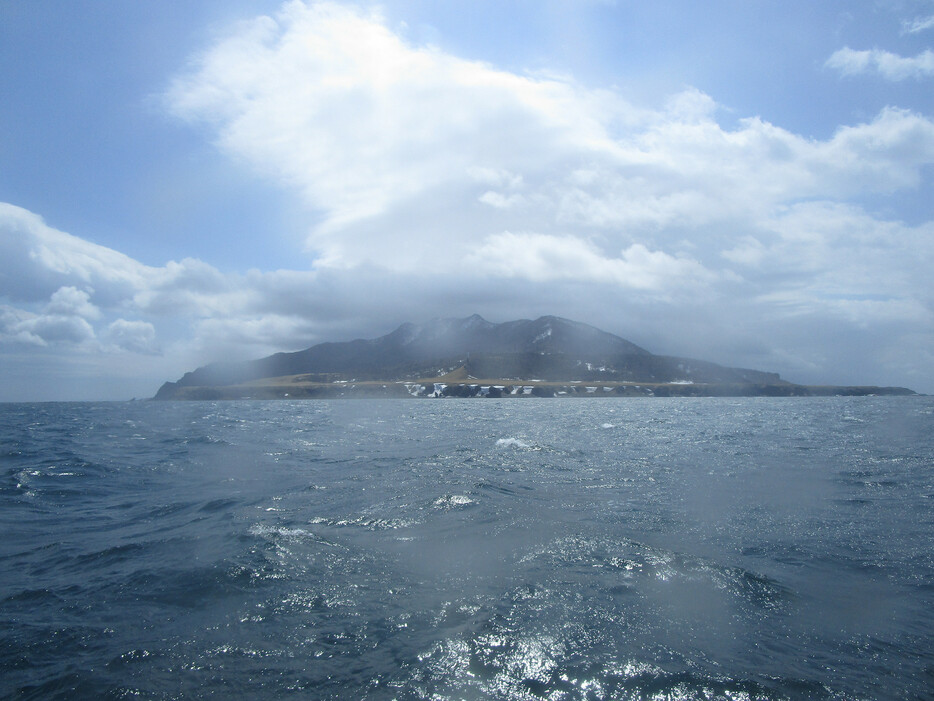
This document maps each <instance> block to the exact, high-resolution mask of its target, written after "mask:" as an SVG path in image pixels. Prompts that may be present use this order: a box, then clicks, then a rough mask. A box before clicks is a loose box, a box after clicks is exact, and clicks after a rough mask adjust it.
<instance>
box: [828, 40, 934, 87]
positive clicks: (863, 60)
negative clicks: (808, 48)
mask: <svg viewBox="0 0 934 701" xmlns="http://www.w3.org/2000/svg"><path fill="white" fill-rule="evenodd" d="M825 65H826V66H827V67H828V68H833V69H834V70H837V71H840V73H842V74H843V75H862V74H865V73H876V74H878V75H880V76H881V77H883V78H885V79H886V80H896V81H897V80H907V79H909V78H914V79H916V80H917V79H922V78H929V77H931V76H934V52H932V51H930V50H925V51H922V52H921V53H920V54H918V55H917V56H913V57H906V56H899V55H898V54H893V53H891V52H889V51H884V50H882V49H868V50H865V51H856V50H855V49H851V48H849V47H845V48H842V49H840V50H839V51H835V52H834V53H833V55H832V56H831V57H830V58H828V59H827V63H826V64H825Z"/></svg>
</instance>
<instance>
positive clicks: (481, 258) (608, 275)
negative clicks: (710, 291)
mask: <svg viewBox="0 0 934 701" xmlns="http://www.w3.org/2000/svg"><path fill="white" fill-rule="evenodd" d="M468 262H469V263H470V264H471V265H472V266H475V269H476V271H477V272H480V273H486V274H488V275H497V276H503V277H518V278H525V279H529V280H534V281H536V282H547V281H551V280H562V279H565V280H574V281H577V282H593V283H598V284H607V283H608V284H612V285H614V286H617V287H620V288H623V289H632V290H647V291H654V292H657V293H662V294H667V293H668V292H670V291H674V290H678V289H680V288H682V287H697V286H702V285H704V284H709V283H711V282H713V281H714V279H715V276H714V275H713V274H712V273H710V272H709V271H707V270H705V269H704V267H703V266H701V265H700V264H698V263H697V262H696V261H693V260H690V259H686V258H675V257H673V256H670V255H668V254H667V253H664V252H661V251H649V250H648V249H647V248H646V247H645V246H643V245H642V244H633V245H632V246H630V247H629V248H627V249H625V250H623V251H622V252H621V253H620V255H619V257H609V256H605V255H603V254H601V252H600V251H599V250H597V248H596V247H595V246H593V245H592V244H590V243H589V242H587V241H581V240H580V239H578V238H576V237H573V236H548V235H544V234H527V233H526V234H514V233H510V232H504V233H501V234H496V235H493V236H489V237H487V238H486V240H485V241H484V242H483V243H482V245H481V246H480V247H479V248H478V249H477V250H476V251H475V252H474V253H473V254H472V255H470V256H469V257H468Z"/></svg>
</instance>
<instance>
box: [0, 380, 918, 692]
mask: <svg viewBox="0 0 934 701" xmlns="http://www.w3.org/2000/svg"><path fill="white" fill-rule="evenodd" d="M0 478H2V479H0V697H2V698H11V699H123V698H143V699H190V698H224V699H281V698H295V699H452V700H461V699H705V700H710V699H847V700H849V699H934V398H928V397H908V398H904V397H899V398H892V397H887V398H881V397H880V398H873V397H863V398H786V399H769V398H745V399H716V398H703V399H685V398H679V399H638V398H636V399H626V398H616V399H533V398H530V399H503V400H495V399H464V400H458V399H437V400H431V399H424V400H416V399H412V400H404V399H401V400H344V401H341V400H330V401H328V400H320V401H316V400H309V401H268V402H263V401H252V402H250V401H243V402H238V401H230V402H217V403H211V402H129V403H75V404H65V403H63V404H57V403H52V404H6V405H0Z"/></svg>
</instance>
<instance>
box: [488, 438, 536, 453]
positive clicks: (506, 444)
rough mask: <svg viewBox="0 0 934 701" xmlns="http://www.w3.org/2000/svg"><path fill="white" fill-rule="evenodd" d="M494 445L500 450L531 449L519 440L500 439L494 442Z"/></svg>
mask: <svg viewBox="0 0 934 701" xmlns="http://www.w3.org/2000/svg"><path fill="white" fill-rule="evenodd" d="M496 445H497V446H498V447H500V448H520V449H522V450H528V449H529V448H531V447H532V446H531V445H529V444H528V443H526V442H525V441H523V440H520V439H519V438H500V439H498V440H497V441H496Z"/></svg>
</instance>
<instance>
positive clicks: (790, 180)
mask: <svg viewBox="0 0 934 701" xmlns="http://www.w3.org/2000/svg"><path fill="white" fill-rule="evenodd" d="M167 101H168V104H169V106H170V108H171V110H172V111H173V113H174V114H176V115H179V116H181V117H183V118H185V119H187V120H191V121H194V122H200V123H204V124H207V125H209V126H210V127H211V128H212V129H213V130H214V133H215V134H216V135H217V143H218V146H219V148H221V149H222V150H223V151H224V152H225V153H227V154H229V155H230V156H231V157H232V158H235V159H237V160H238V161H240V162H246V163H249V164H251V165H252V166H254V167H255V168H256V169H257V171H258V172H261V173H264V174H266V175H267V176H268V177H271V178H274V179H277V180H279V181H280V182H282V183H283V184H285V185H287V186H288V187H291V188H294V189H296V191H297V192H299V193H300V194H301V195H302V196H303V197H304V199H305V200H306V202H307V203H308V204H309V205H310V206H311V207H313V208H314V209H315V210H316V211H317V212H319V213H320V215H321V218H320V220H319V222H318V223H317V224H316V225H315V226H314V227H313V228H312V231H311V234H310V236H309V239H308V246H309V250H310V252H311V254H312V256H313V257H314V265H315V266H316V267H317V268H318V269H321V268H325V267H332V268H339V269H350V268H353V267H354V266H359V265H370V264H372V265H376V266H382V267H386V268H389V269H392V270H395V271H397V272H412V271H414V270H424V269H425V268H426V266H430V267H431V269H432V270H436V271H438V270H440V269H441V268H444V267H447V268H448V269H449V270H450V269H455V268H456V267H457V265H458V263H457V261H458V260H459V259H461V258H463V257H465V256H471V255H475V251H476V249H477V247H478V246H483V245H485V242H486V241H487V240H488V238H489V237H490V236H495V235H497V234H499V233H501V232H503V231H526V232H530V233H536V234H542V235H546V236H552V237H559V238H560V237H566V236H577V237H578V238H579V239H580V240H581V241H584V242H586V241H587V240H590V239H591V238H592V237H593V235H594V232H596V231H599V232H600V234H599V235H600V236H602V237H603V239H604V244H605V247H606V248H607V249H613V248H615V249H616V250H624V249H628V248H629V247H630V246H632V245H633V244H642V245H644V246H646V248H647V249H648V250H653V251H658V252H661V253H664V254H666V255H668V256H671V257H678V256H679V250H678V248H677V247H678V246H680V241H681V240H682V239H683V237H684V236H685V232H686V231H694V232H697V231H699V230H700V229H702V228H704V227H712V226H719V225H722V224H723V223H725V222H730V223H735V222H737V221H739V220H744V219H745V220H754V219H757V218H761V217H763V216H767V215H768V213H769V212H770V211H771V210H773V209H774V208H776V207H781V206H784V205H786V204H788V203H793V202H795V201H797V200H800V199H805V198H808V199H815V198H828V197H829V198H840V197H843V198H851V197H858V196H861V195H864V194H867V193H879V192H883V193H885V192H891V191H892V190H894V189H897V188H901V187H908V186H914V185H917V184H918V182H919V181H920V173H921V170H922V168H923V167H924V166H925V165H927V164H929V163H931V162H934V123H932V122H931V121H930V120H929V119H927V118H925V117H922V116H920V115H916V114H913V113H910V112H907V111H903V110H898V109H886V110H883V111H882V112H880V113H879V115H878V116H877V117H876V118H875V119H874V120H872V121H870V122H868V123H865V124H859V125H854V126H849V127H844V128H841V129H840V130H839V131H838V132H837V134H835V135H834V136H833V137H832V138H831V139H830V140H827V141H816V140H812V139H807V138H804V137H802V136H800V135H797V134H793V133H791V132H789V131H787V130H784V129H781V128H780V127H777V126H775V125H773V124H770V123H768V122H766V121H764V120H761V119H758V118H750V119H745V120H741V121H740V122H739V124H738V126H737V127H736V128H734V129H724V128H723V127H721V126H720V125H719V124H718V122H717V121H716V114H717V111H718V109H719V108H718V106H717V104H716V102H715V101H714V100H713V99H712V98H711V97H710V96H708V95H705V94H704V93H702V92H700V91H697V90H695V89H687V90H685V91H683V92H682V93H680V94H678V95H675V96H673V97H672V98H671V99H670V100H669V101H668V103H667V104H666V105H664V107H663V108H662V109H660V110H649V109H645V108H640V107H636V106H633V105H632V104H630V103H627V102H626V101H624V100H622V99H621V98H620V97H619V96H618V95H616V94H613V93H611V92H609V91H606V90H598V89H591V88H587V87H585V86H583V85H581V84H579V83H578V82H576V81H575V80H573V79H572V78H569V77H563V78H557V77H554V76H548V75H531V74H530V75H517V74H514V73H509V72H506V71H502V70H499V69H497V68H495V67H493V66H490V65H488V64H485V63H481V62H476V61H466V60H463V59H460V58H458V57H455V56H452V55H450V54H447V53H445V52H443V51H441V50H440V49H438V48H436V47H422V46H414V45H411V44H408V43H406V42H405V41H404V40H403V39H402V38H400V37H399V36H397V35H396V34H394V33H393V32H392V31H391V30H390V29H389V28H387V27H386V26H385V25H384V23H383V20H382V19H381V18H380V17H379V16H378V15H374V14H366V13H364V12H362V11H360V10H356V9H353V8H351V7H347V6H342V5H336V4H333V3H327V2H319V3H314V4H312V5H305V4H303V3H301V2H291V3H288V4H287V5H285V6H284V8H283V10H282V11H281V12H280V13H279V14H278V15H276V16H275V17H262V18H259V19H257V20H255V21H253V22H251V23H247V24H245V25H241V26H239V27H238V28H237V29H236V30H235V31H233V32H232V33H231V34H230V35H229V36H227V37H226V38H223V39H221V40H220V41H218V43H217V44H216V45H214V46H212V47H210V48H209V49H208V50H206V51H205V52H204V54H203V55H201V56H200V57H199V59H198V60H197V61H196V62H195V64H194V67H193V70H192V71H191V72H189V73H187V74H185V75H184V76H181V77H180V78H178V79H177V80H176V81H175V82H174V83H173V84H172V86H171V89H170V90H169V92H168V94H167ZM672 235H676V236H677V238H676V239H674V238H672ZM439 250H443V251H444V253H445V255H444V256H443V257H441V256H438V255H436V253H437V251H439Z"/></svg>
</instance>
